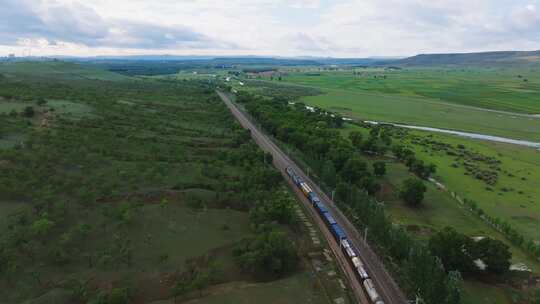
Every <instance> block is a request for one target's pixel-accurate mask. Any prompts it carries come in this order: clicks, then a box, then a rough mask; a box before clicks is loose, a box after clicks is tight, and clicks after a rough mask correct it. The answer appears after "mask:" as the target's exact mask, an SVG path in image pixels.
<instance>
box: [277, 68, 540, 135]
mask: <svg viewBox="0 0 540 304" xmlns="http://www.w3.org/2000/svg"><path fill="white" fill-rule="evenodd" d="M356 73H358V74H357V75H353V71H351V70H348V71H338V72H326V71H324V72H320V73H319V72H317V74H316V76H308V75H306V74H309V73H299V72H291V73H290V74H288V75H287V76H285V77H283V83H290V84H295V85H301V86H308V87H312V88H318V89H321V90H323V91H324V94H322V95H317V96H308V97H304V98H303V99H302V100H303V101H304V102H306V103H308V104H311V105H315V106H319V107H322V108H326V109H329V110H332V111H336V112H340V113H342V114H344V115H346V116H349V117H352V118H359V119H363V120H376V121H385V122H396V123H403V124H411V125H419V126H429V127H437V128H444V129H451V130H461V131H469V132H476V133H484V134H489V135H498V136H503V137H510V138H516V139H524V140H530V141H540V117H537V116H536V117H535V116H531V115H529V114H538V113H540V99H539V97H538V96H540V94H539V92H540V77H539V75H540V72H538V71H536V70H533V71H513V70H482V69H478V70H446V69H410V70H398V71H387V70H382V69H375V70H373V69H367V70H358V72H356ZM518 76H521V77H518ZM375 77H377V78H375ZM383 77H384V78H383ZM523 79H527V82H524V81H523ZM458 88H459V89H458ZM514 112H515V113H514ZM523 115H525V116H523Z"/></svg>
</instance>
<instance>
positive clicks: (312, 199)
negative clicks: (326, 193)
mask: <svg viewBox="0 0 540 304" xmlns="http://www.w3.org/2000/svg"><path fill="white" fill-rule="evenodd" d="M308 198H309V201H310V202H311V203H313V201H314V200H315V199H318V198H319V197H318V196H317V194H315V192H310V193H309V195H308ZM319 201H320V200H319Z"/></svg>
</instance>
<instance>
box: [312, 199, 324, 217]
mask: <svg viewBox="0 0 540 304" xmlns="http://www.w3.org/2000/svg"><path fill="white" fill-rule="evenodd" d="M313 207H315V210H317V212H318V213H319V214H320V215H321V216H323V214H324V213H328V209H327V208H326V205H325V204H324V203H323V202H321V201H319V202H317V203H314V204H313Z"/></svg>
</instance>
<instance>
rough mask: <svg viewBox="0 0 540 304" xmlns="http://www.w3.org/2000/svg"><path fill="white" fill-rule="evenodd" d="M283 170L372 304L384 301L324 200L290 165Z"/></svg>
mask: <svg viewBox="0 0 540 304" xmlns="http://www.w3.org/2000/svg"><path fill="white" fill-rule="evenodd" d="M285 171H286V172H287V175H288V176H289V178H290V179H291V180H292V181H293V183H294V184H295V185H296V186H297V187H298V189H300V191H302V193H303V194H304V195H305V196H306V198H307V199H308V200H309V201H310V202H311V204H312V206H313V208H314V209H315V211H317V214H318V215H319V217H320V218H321V219H322V220H323V222H324V223H325V225H326V226H327V227H328V229H329V230H330V232H331V233H332V235H333V237H334V238H335V239H336V241H337V243H338V244H339V246H340V248H341V250H342V251H343V253H344V254H345V256H346V257H347V260H348V261H349V263H350V264H351V266H352V267H353V269H355V274H356V277H357V279H358V280H359V281H360V283H361V285H362V286H363V287H364V290H365V291H366V293H367V295H368V296H369V299H370V300H371V302H372V303H373V304H384V301H383V300H382V298H381V296H380V295H379V293H378V292H377V289H376V288H375V285H374V284H373V281H372V280H371V278H370V276H369V274H368V272H367V270H366V268H365V267H364V264H363V263H362V261H361V260H360V257H359V256H358V250H357V249H356V248H355V247H354V246H353V244H352V243H351V242H349V238H348V237H347V234H346V233H345V231H343V229H342V228H341V226H340V225H339V224H338V223H337V221H336V220H335V218H334V217H333V216H332V213H331V212H330V210H328V208H327V207H326V205H325V204H324V202H323V201H322V200H321V199H320V198H319V197H318V196H317V194H315V192H313V190H312V189H311V188H310V187H309V185H308V184H307V183H306V182H305V181H304V180H303V179H302V178H301V177H300V176H298V175H297V174H296V173H295V172H294V170H293V169H292V168H291V167H287V168H286V170H285Z"/></svg>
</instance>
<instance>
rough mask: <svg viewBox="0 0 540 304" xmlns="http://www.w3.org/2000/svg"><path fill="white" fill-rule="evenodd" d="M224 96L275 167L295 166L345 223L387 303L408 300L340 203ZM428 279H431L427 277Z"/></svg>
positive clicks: (340, 257)
mask: <svg viewBox="0 0 540 304" xmlns="http://www.w3.org/2000/svg"><path fill="white" fill-rule="evenodd" d="M218 94H219V96H220V97H221V99H222V100H223V101H224V102H225V104H226V105H227V107H228V108H229V109H230V110H231V112H232V114H233V115H234V117H235V118H236V119H237V120H238V121H239V122H240V124H241V125H242V126H243V127H244V128H246V129H248V130H250V131H251V136H252V137H253V139H254V141H255V142H256V143H257V144H258V145H259V146H260V147H261V149H263V150H264V151H266V152H269V153H271V154H272V156H273V163H274V166H276V168H277V169H278V170H280V172H281V173H282V174H283V175H284V176H286V173H285V168H287V167H291V168H293V169H294V170H295V171H296V173H297V174H298V175H299V176H300V177H301V178H303V179H304V180H305V181H306V182H308V184H309V185H310V186H311V188H312V189H313V191H314V192H315V193H316V194H317V195H318V196H319V197H320V198H321V199H322V200H323V201H324V202H325V203H326V204H327V206H328V208H330V210H331V212H332V213H333V215H334V217H335V219H336V221H337V222H338V223H339V224H340V225H341V227H342V228H343V229H344V230H345V233H347V235H348V237H349V241H350V242H352V244H353V245H354V246H355V247H356V248H357V249H358V250H359V251H360V252H359V256H360V258H361V259H362V261H363V262H364V264H365V265H366V268H367V270H368V272H369V275H370V276H371V278H372V279H373V281H374V283H375V285H376V288H377V290H378V292H379V293H380V294H381V296H382V297H383V299H384V301H385V303H392V304H393V303H396V304H401V303H406V302H407V300H406V298H405V295H404V294H403V292H402V291H401V290H400V289H399V287H398V286H397V284H396V282H395V281H394V280H393V278H392V276H391V275H390V274H389V273H388V271H387V270H386V269H385V267H384V265H383V263H382V262H381V260H380V259H379V257H378V256H377V255H376V254H375V253H374V252H373V251H372V250H371V248H370V247H369V245H368V244H367V243H366V242H365V241H364V239H363V238H362V236H361V235H360V233H358V231H357V230H356V228H355V227H354V225H353V224H352V223H351V222H350V221H349V220H348V219H347V217H346V216H344V215H343V213H342V212H341V211H340V210H339V209H338V208H337V206H336V204H335V203H334V202H333V201H332V200H331V199H330V198H329V197H328V196H327V195H326V194H325V193H324V192H323V191H322V190H321V189H320V188H319V186H318V185H317V184H315V183H314V182H313V181H312V180H311V179H310V178H309V177H308V176H307V175H306V174H304V172H303V171H302V170H301V169H300V168H299V167H298V166H297V165H296V164H295V163H294V162H293V161H292V160H291V159H290V158H289V157H288V156H287V155H286V154H285V153H283V152H282V151H281V149H280V148H279V147H278V146H277V145H276V144H275V143H274V142H272V141H271V140H270V139H269V138H268V136H266V135H265V134H264V133H263V132H262V131H261V130H259V129H258V128H257V127H256V126H255V125H254V123H252V122H251V121H250V120H249V119H248V117H247V116H246V115H245V114H244V113H243V112H242V111H241V110H240V109H239V108H238V107H237V106H236V105H235V104H234V103H233V102H232V101H231V100H230V98H229V97H228V96H227V95H226V94H224V93H222V92H218ZM287 181H288V182H289V184H290V186H291V187H292V188H293V189H294V191H295V193H296V194H297V196H298V198H299V199H300V200H301V201H302V203H303V204H304V206H305V208H306V209H307V210H309V213H310V214H311V215H312V217H313V219H314V220H315V222H316V223H317V225H318V226H319V229H320V230H321V231H322V232H323V234H324V236H325V238H326V239H327V241H328V243H329V244H330V248H331V249H332V251H333V253H334V255H335V257H336V259H337V261H338V264H339V265H340V267H341V268H342V270H343V272H344V273H345V275H346V277H347V279H348V281H349V284H350V286H351V288H352V290H353V293H354V295H355V296H356V298H357V300H358V302H359V303H369V300H368V299H367V297H366V295H365V294H364V292H363V288H362V287H361V284H360V283H359V281H358V280H357V279H356V276H355V274H354V269H353V268H352V267H351V266H350V264H348V262H347V258H346V257H345V255H344V254H343V253H342V251H341V250H340V246H339V244H338V243H337V242H336V241H335V240H334V238H333V237H332V235H331V233H330V231H329V230H328V229H327V227H326V225H325V224H324V223H323V221H322V220H321V218H320V217H318V216H317V214H316V213H315V211H314V209H313V208H312V207H311V203H310V202H309V201H308V200H307V199H306V198H305V197H304V195H302V193H300V191H299V190H298V188H297V187H296V186H294V184H293V183H292V182H291V181H290V180H289V178H288V177H287ZM426 279H428V278H426Z"/></svg>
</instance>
